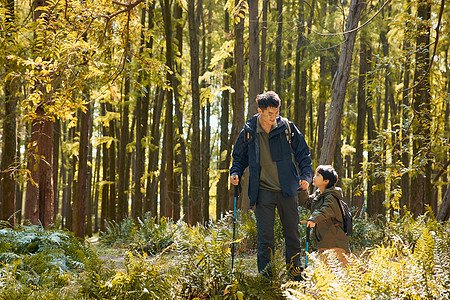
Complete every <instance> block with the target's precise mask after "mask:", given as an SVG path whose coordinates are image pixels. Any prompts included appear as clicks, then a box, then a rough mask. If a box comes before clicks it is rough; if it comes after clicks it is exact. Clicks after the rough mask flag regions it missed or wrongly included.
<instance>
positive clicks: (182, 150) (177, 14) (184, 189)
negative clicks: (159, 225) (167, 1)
mask: <svg viewBox="0 0 450 300" xmlns="http://www.w3.org/2000/svg"><path fill="white" fill-rule="evenodd" d="M173 17H174V19H176V20H177V21H176V25H175V32H176V33H175V40H176V45H177V56H178V58H177V60H176V61H177V63H176V73H177V76H176V78H175V82H174V91H176V92H177V93H179V87H180V86H181V81H180V79H181V78H182V76H183V68H182V63H181V57H182V55H183V27H184V20H183V7H182V6H181V3H180V2H176V3H175V6H174V14H173ZM181 100H182V97H175V115H176V117H177V118H176V124H177V134H176V136H177V139H176V143H177V144H178V145H179V148H178V149H179V150H178V151H177V155H176V158H175V160H176V163H177V165H181V176H180V173H179V175H178V176H177V186H178V192H179V193H177V194H178V195H180V194H181V197H180V196H178V197H177V198H175V203H174V211H173V218H174V220H178V219H179V218H180V210H181V207H180V205H181V204H180V200H181V201H182V202H183V214H184V216H185V218H187V217H189V205H188V204H189V201H188V195H189V186H188V165H187V164H188V162H187V157H186V143H185V140H184V134H183V112H182V105H181V104H182V103H181Z"/></svg>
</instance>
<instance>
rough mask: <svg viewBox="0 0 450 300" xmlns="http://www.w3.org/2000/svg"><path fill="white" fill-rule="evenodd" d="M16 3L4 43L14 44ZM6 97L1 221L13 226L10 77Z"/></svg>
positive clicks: (8, 8)
mask: <svg viewBox="0 0 450 300" xmlns="http://www.w3.org/2000/svg"><path fill="white" fill-rule="evenodd" d="M14 14H15V9H14V1H13V0H8V1H6V5H5V28H6V31H7V37H6V39H5V40H4V43H7V44H10V45H9V46H12V44H14V39H15V38H14V36H13V35H12V34H11V32H15V29H14V26H15V25H14ZM5 67H6V72H7V73H9V72H11V71H12V63H11V62H7V64H6V66H5ZM4 87H5V89H4V93H5V94H4V96H5V102H4V103H5V118H4V120H3V151H2V164H1V165H2V168H4V169H6V170H1V171H4V174H3V176H2V177H3V178H1V177H0V179H3V180H2V181H3V182H2V183H3V186H2V189H1V192H2V197H1V200H2V211H1V219H2V220H8V221H9V223H10V224H11V225H14V224H15V216H14V212H15V206H16V181H15V180H14V176H13V171H14V167H15V161H16V139H17V138H16V104H17V99H16V89H17V82H16V80H14V79H13V77H10V79H8V80H6V82H5V85H4Z"/></svg>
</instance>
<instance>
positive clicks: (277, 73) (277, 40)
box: [275, 0, 285, 111]
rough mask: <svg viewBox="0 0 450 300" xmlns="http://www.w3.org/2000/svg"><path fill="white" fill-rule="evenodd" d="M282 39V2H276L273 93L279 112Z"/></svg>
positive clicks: (281, 95) (282, 102)
mask: <svg viewBox="0 0 450 300" xmlns="http://www.w3.org/2000/svg"><path fill="white" fill-rule="evenodd" d="M282 38H283V0H277V36H276V38H275V44H276V50H275V91H276V93H278V94H279V95H280V98H281V107H280V111H283V110H284V109H285V105H284V97H283V96H284V95H283V94H284V91H283V90H282V84H281V70H282V68H283V66H282V65H281V50H282V48H283V47H282V44H281V41H282Z"/></svg>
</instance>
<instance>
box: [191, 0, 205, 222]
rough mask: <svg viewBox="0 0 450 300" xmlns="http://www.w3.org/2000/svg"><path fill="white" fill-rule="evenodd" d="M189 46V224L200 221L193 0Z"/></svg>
mask: <svg viewBox="0 0 450 300" xmlns="http://www.w3.org/2000/svg"><path fill="white" fill-rule="evenodd" d="M188 23H189V46H190V54H191V87H192V120H191V126H192V141H191V155H192V162H191V187H190V200H189V202H190V206H189V207H190V222H189V223H190V224H191V225H193V224H197V223H199V222H201V221H202V216H201V214H202V211H201V197H202V193H201V190H202V189H201V174H200V87H199V83H198V79H199V74H200V64H199V51H198V48H199V42H198V36H197V31H198V24H197V21H196V19H195V0H189V1H188Z"/></svg>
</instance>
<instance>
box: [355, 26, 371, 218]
mask: <svg viewBox="0 0 450 300" xmlns="http://www.w3.org/2000/svg"><path fill="white" fill-rule="evenodd" d="M368 69H369V66H368V62H367V45H366V39H365V35H364V32H361V42H360V50H359V78H358V98H357V99H358V117H357V120H356V137H355V157H354V161H353V170H354V172H353V173H354V176H356V178H357V179H356V182H355V186H354V187H353V199H352V205H353V206H354V207H357V208H358V211H360V210H361V209H362V207H363V202H364V187H363V182H364V181H363V180H362V177H363V176H362V175H363V174H362V171H363V169H362V163H363V160H364V153H363V152H364V147H363V142H364V133H365V131H366V130H365V129H366V126H365V124H366V111H367V98H366V93H365V90H366V76H367V71H368Z"/></svg>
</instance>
